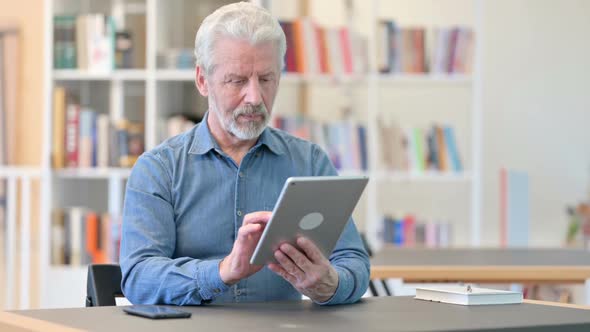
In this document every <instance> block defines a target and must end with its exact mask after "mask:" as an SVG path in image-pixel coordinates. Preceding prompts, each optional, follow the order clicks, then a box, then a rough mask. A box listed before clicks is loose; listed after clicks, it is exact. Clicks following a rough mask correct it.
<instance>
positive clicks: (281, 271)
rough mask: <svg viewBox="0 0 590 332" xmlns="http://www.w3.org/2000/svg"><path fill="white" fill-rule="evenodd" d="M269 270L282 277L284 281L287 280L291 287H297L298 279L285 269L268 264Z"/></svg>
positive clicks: (277, 265)
mask: <svg viewBox="0 0 590 332" xmlns="http://www.w3.org/2000/svg"><path fill="white" fill-rule="evenodd" d="M268 268H269V270H271V271H272V272H274V273H276V274H278V275H280V276H281V277H283V279H285V280H287V281H288V282H289V283H290V284H291V285H293V286H295V284H296V283H297V279H295V277H294V276H292V275H290V274H289V273H288V272H287V271H286V270H285V269H283V268H282V267H281V266H280V265H279V264H268Z"/></svg>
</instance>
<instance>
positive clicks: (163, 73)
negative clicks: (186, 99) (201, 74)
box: [156, 69, 195, 82]
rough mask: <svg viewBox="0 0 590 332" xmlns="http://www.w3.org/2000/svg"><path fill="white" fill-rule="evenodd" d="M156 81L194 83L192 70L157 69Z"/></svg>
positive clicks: (193, 71)
mask: <svg viewBox="0 0 590 332" xmlns="http://www.w3.org/2000/svg"><path fill="white" fill-rule="evenodd" d="M156 79H157V80H159V81H191V82H192V81H194V80H195V70H194V69H158V70H156Z"/></svg>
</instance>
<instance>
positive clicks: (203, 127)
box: [189, 111, 284, 155]
mask: <svg viewBox="0 0 590 332" xmlns="http://www.w3.org/2000/svg"><path fill="white" fill-rule="evenodd" d="M208 116H209V111H207V112H206V113H205V115H204V116H203V120H202V121H201V123H199V125H198V126H197V128H196V129H195V135H194V137H193V142H192V144H191V147H190V149H189V153H192V154H200V155H202V154H205V153H207V152H209V151H210V150H219V151H221V148H220V147H219V144H217V142H216V141H215V139H214V138H213V135H211V131H210V130H209V124H208V123H207V118H208ZM260 145H265V146H266V147H267V148H268V149H269V150H270V151H271V152H272V153H274V154H277V155H280V154H283V153H284V149H283V147H282V146H281V145H280V144H279V142H278V141H277V139H276V137H274V135H273V134H272V132H271V129H270V128H268V127H267V128H265V129H264V131H262V134H260V137H258V142H257V143H256V144H255V145H254V147H258V146H260Z"/></svg>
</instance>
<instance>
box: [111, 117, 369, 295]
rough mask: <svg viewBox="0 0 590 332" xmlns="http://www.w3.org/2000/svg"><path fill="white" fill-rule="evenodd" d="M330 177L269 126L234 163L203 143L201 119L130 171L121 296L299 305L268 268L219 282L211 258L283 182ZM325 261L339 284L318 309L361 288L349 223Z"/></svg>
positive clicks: (311, 150) (328, 166)
mask: <svg viewBox="0 0 590 332" xmlns="http://www.w3.org/2000/svg"><path fill="white" fill-rule="evenodd" d="M336 174H337V173H336V170H335V168H334V167H333V165H332V163H331V162H330V160H329V158H328V157H327V156H326V154H325V153H324V152H323V151H322V150H321V149H320V148H319V147H318V146H317V145H315V144H312V143H310V142H307V141H304V140H301V139H298V138H296V137H293V136H291V135H289V134H287V133H285V132H283V131H280V130H276V129H273V128H266V129H265V130H264V131H263V133H262V134H261V135H260V137H259V139H258V142H257V143H256V144H255V145H254V146H253V147H252V148H251V149H250V150H249V151H248V153H247V154H246V155H245V156H244V158H243V160H242V163H241V164H240V165H239V166H238V165H237V164H236V163H235V162H234V161H233V160H232V159H231V158H230V157H229V156H228V155H226V154H225V153H224V152H223V151H222V150H221V149H220V148H219V145H218V144H217V142H216V141H215V140H214V139H213V137H212V135H211V133H210V131H209V128H208V125H207V115H205V118H204V120H203V122H201V123H200V124H198V125H196V126H195V127H194V128H192V129H191V130H189V131H187V132H185V133H183V134H181V135H179V136H175V137H173V138H170V139H168V140H166V141H165V142H163V143H162V144H160V145H159V146H158V147H156V148H154V149H153V150H151V151H149V152H146V153H144V154H143V155H142V156H141V157H140V158H139V160H138V161H137V163H136V164H135V166H134V167H133V170H132V172H131V176H130V177H129V180H128V182H127V187H126V193H125V203H124V211H123V226H122V239H121V251H120V265H121V269H122V273H123V279H122V283H121V288H122V289H123V293H124V294H125V296H126V297H127V298H128V299H129V300H130V301H131V302H133V303H146V304H155V303H161V304H162V303H164V304H175V305H191V304H193V305H195V304H197V305H198V304H202V303H209V302H213V303H216V302H260V301H272V300H300V299H301V294H300V293H299V292H298V291H297V290H296V289H295V288H294V287H293V286H291V284H289V283H288V282H287V281H286V280H284V279H283V278H282V277H280V276H279V275H277V274H275V273H274V272H272V271H270V270H269V269H268V267H264V268H263V269H262V270H260V271H259V272H257V273H256V274H254V275H252V276H250V277H248V278H245V279H242V280H241V281H239V282H238V283H237V284H234V285H232V286H228V285H226V284H225V283H224V282H223V281H222V280H221V277H220V275H219V262H220V260H221V259H222V258H223V257H225V256H227V255H228V254H229V253H230V251H231V249H232V247H233V244H234V241H235V238H236V234H237V232H238V229H239V228H240V226H241V225H242V221H243V218H244V216H245V215H246V214H248V213H250V212H254V211H272V209H273V207H274V204H275V202H276V201H277V199H278V196H279V194H280V192H281V189H282V188H283V184H284V183H285V180H286V179H287V178H289V177H291V176H317V175H336ZM329 260H330V262H331V263H332V266H334V268H335V269H336V271H337V272H338V277H339V282H338V287H337V289H336V293H335V294H334V296H332V298H331V299H330V300H328V301H327V302H325V303H321V304H340V303H352V302H356V301H357V300H358V299H360V298H361V296H362V295H363V294H364V293H365V291H366V289H367V287H368V283H369V259H368V255H367V252H366V251H365V249H364V247H363V244H362V242H361V239H360V236H359V234H358V232H357V230H356V227H355V225H354V222H353V221H352V219H351V220H350V221H349V222H348V224H347V226H346V228H345V230H344V232H343V234H342V236H341V237H340V239H339V240H338V243H337V244H336V248H335V249H334V251H333V253H332V254H331V255H330V257H329Z"/></svg>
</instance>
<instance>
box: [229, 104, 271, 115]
mask: <svg viewBox="0 0 590 332" xmlns="http://www.w3.org/2000/svg"><path fill="white" fill-rule="evenodd" d="M240 115H263V116H264V117H267V116H268V111H267V110H266V107H265V106H264V104H260V105H258V106H254V105H244V106H242V107H240V108H238V109H236V111H235V112H234V119H237V118H238V117H239V116H240Z"/></svg>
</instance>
